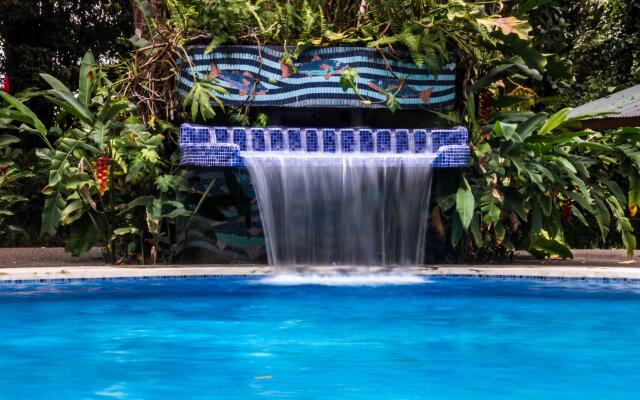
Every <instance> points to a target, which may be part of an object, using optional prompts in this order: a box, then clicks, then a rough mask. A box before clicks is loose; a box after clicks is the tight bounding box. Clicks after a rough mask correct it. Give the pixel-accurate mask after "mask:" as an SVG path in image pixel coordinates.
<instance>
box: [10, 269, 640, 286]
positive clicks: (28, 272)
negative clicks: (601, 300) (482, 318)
mask: <svg viewBox="0 0 640 400" xmlns="http://www.w3.org/2000/svg"><path fill="white" fill-rule="evenodd" d="M329 270H330V271H331V272H335V273H345V272H348V271H354V270H355V271H358V270H359V271H363V272H364V271H366V272H369V273H386V274H393V273H400V272H402V273H407V272H409V273H414V274H420V275H427V276H447V277H456V276H459V277H478V278H492V277H493V278H503V279H505V278H506V279H511V278H516V279H517V278H523V279H554V278H557V279H572V280H573V279H578V280H580V279H589V280H611V279H615V280H622V281H624V280H627V281H637V282H640V268H635V267H602V266H595V265H594V266H580V267H577V266H567V267H550V266H537V265H530V266H527V265H518V266H509V265H504V266H496V265H451V266H423V267H415V268H368V269H363V268H361V269H344V268H330V269H329ZM273 272H274V270H273V268H271V267H269V266H265V265H201V266H198V265H194V266H157V267H137V266H60V267H35V268H32V267H29V268H21V267H17V268H16V267H13V268H0V283H2V282H4V283H11V282H29V281H34V282H35V281H42V282H45V281H50V280H55V281H61V280H62V281H66V280H92V279H98V280H99V279H127V278H132V279H133V278H141V279H142V278H176V279H178V278H190V277H191V278H206V277H224V276H264V275H271V274H273ZM307 272H310V273H318V272H327V268H326V267H324V268H321V269H319V268H315V269H310V270H307Z"/></svg>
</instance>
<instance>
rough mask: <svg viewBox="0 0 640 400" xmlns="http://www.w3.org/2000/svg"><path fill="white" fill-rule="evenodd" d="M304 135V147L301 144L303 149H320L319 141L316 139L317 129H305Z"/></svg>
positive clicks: (311, 151)
mask: <svg viewBox="0 0 640 400" xmlns="http://www.w3.org/2000/svg"><path fill="white" fill-rule="evenodd" d="M304 137H305V139H306V141H305V142H304V143H305V145H306V148H305V147H304V146H303V150H304V151H308V152H310V153H314V152H316V151H318V150H319V149H320V141H319V140H318V130H317V129H305V130H304Z"/></svg>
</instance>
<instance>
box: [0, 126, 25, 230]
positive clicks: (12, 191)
mask: <svg viewBox="0 0 640 400" xmlns="http://www.w3.org/2000/svg"><path fill="white" fill-rule="evenodd" d="M0 121H1V120H0ZM5 121H6V120H5ZM2 123H3V122H0V126H1V125H2ZM18 142H20V139H19V138H18V137H16V136H12V135H0V239H1V238H3V236H5V235H25V236H26V231H25V230H24V228H22V227H21V226H19V225H16V224H11V223H10V222H9V218H10V217H12V216H13V215H15V209H16V207H17V206H18V205H19V204H20V203H24V202H26V201H28V198H27V197H25V196H23V195H22V194H21V191H20V187H21V184H22V182H23V181H25V180H26V179H28V178H30V177H32V176H33V172H32V171H31V170H30V169H29V168H23V167H21V166H20V164H19V159H20V156H21V155H22V151H21V150H19V149H15V148H13V147H12V145H13V144H15V143H18Z"/></svg>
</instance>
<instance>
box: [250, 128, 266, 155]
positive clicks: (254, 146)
mask: <svg viewBox="0 0 640 400" xmlns="http://www.w3.org/2000/svg"><path fill="white" fill-rule="evenodd" d="M249 132H250V134H251V135H250V136H251V150H253V151H266V150H267V143H266V141H265V140H264V129H262V128H253V129H251V130H250V131H249Z"/></svg>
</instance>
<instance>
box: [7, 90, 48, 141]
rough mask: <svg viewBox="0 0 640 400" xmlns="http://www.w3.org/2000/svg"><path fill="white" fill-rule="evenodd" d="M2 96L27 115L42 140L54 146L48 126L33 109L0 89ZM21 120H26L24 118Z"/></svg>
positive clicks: (18, 110)
mask: <svg viewBox="0 0 640 400" xmlns="http://www.w3.org/2000/svg"><path fill="white" fill-rule="evenodd" d="M0 97H2V98H3V99H4V100H5V101H6V102H7V103H9V104H10V105H11V106H13V108H15V109H16V111H17V112H19V113H20V114H22V115H23V116H25V117H26V118H27V119H28V121H29V123H30V124H31V125H33V127H34V128H36V130H37V131H38V133H39V134H40V137H41V138H42V140H44V142H45V143H46V144H47V146H48V147H49V148H52V147H51V143H49V139H48V138H47V127H46V126H45V125H44V123H42V121H41V120H40V118H38V116H37V115H36V114H35V113H34V112H33V111H31V109H30V108H29V107H27V106H25V105H24V104H23V103H22V102H21V101H20V100H18V99H16V98H15V97H13V96H11V95H10V94H8V93H5V92H3V91H2V90H0ZM21 121H22V122H25V121H24V120H21Z"/></svg>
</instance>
